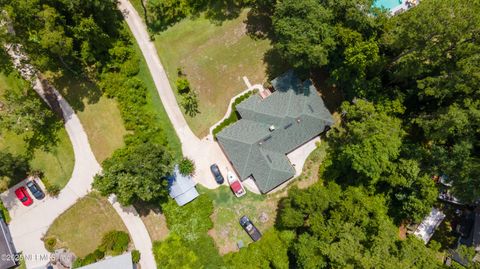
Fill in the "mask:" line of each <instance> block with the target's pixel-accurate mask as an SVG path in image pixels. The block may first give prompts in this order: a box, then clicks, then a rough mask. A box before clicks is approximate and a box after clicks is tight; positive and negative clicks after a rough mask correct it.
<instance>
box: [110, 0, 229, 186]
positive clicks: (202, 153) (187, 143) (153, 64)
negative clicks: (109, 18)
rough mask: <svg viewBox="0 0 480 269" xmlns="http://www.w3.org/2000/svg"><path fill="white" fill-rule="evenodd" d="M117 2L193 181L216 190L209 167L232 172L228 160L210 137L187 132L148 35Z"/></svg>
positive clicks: (129, 8) (132, 10)
mask: <svg viewBox="0 0 480 269" xmlns="http://www.w3.org/2000/svg"><path fill="white" fill-rule="evenodd" d="M119 2H120V6H119V8H120V10H122V11H126V12H124V14H126V15H125V20H126V22H127V24H128V26H129V27H130V30H131V31H132V33H133V36H134V37H135V39H136V40H137V43H138V45H139V46H140V49H141V51H142V53H143V56H144V58H145V60H146V62H147V65H148V68H149V69H150V73H151V74H152V78H153V81H154V83H155V86H156V88H157V91H158V95H159V96H160V99H161V100H162V103H163V106H164V107H165V110H166V112H167V114H168V117H169V118H170V121H171V122H172V124H173V127H174V128H175V131H176V132H177V135H178V137H179V138H180V141H181V143H182V152H183V155H184V156H186V157H188V158H190V159H192V160H193V161H194V162H195V166H196V172H195V175H194V180H195V182H197V183H199V184H201V185H203V186H205V187H207V188H209V189H213V188H218V184H217V183H216V182H215V180H214V178H213V176H212V174H211V172H210V165H211V164H213V163H216V164H217V165H218V166H219V168H220V170H222V173H223V174H224V175H226V172H227V169H229V170H232V167H231V166H230V163H229V161H228V160H227V158H226V157H225V154H223V152H222V150H221V149H220V146H218V144H217V143H215V141H213V137H212V136H211V135H210V136H207V137H206V138H204V139H201V140H200V139H199V138H198V137H196V136H195V134H193V132H192V131H191V130H190V128H189V127H188V125H187V122H186V121H185V118H184V117H183V114H182V112H181V111H180V108H179V107H178V104H177V100H176V99H175V95H174V94H173V91H172V88H171V87H170V82H169V80H168V77H167V74H166V73H165V70H164V69H163V66H162V63H161V62H160V59H159V58H158V54H157V50H156V48H155V45H154V44H153V42H151V41H150V37H149V34H148V32H147V29H146V27H145V25H144V24H143V21H142V19H141V17H140V15H139V14H138V13H137V11H136V10H135V8H134V7H133V6H132V4H131V3H130V2H129V1H128V0H120V1H119ZM225 184H226V183H225Z"/></svg>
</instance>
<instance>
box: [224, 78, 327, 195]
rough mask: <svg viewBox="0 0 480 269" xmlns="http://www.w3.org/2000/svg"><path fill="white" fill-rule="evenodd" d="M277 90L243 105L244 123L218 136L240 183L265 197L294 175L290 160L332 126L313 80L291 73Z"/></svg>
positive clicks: (277, 82) (279, 81)
mask: <svg viewBox="0 0 480 269" xmlns="http://www.w3.org/2000/svg"><path fill="white" fill-rule="evenodd" d="M272 85H273V87H274V89H275V92H273V93H272V94H271V95H270V96H268V97H266V98H265V99H263V98H262V97H261V96H260V95H257V94H256V95H253V96H251V97H249V98H248V99H246V100H245V101H243V102H242V103H240V104H238V105H237V106H236V108H237V111H238V113H239V114H240V117H241V119H240V120H239V121H237V122H236V123H234V124H232V125H230V126H228V127H227V128H225V129H223V130H222V131H221V132H219V133H218V134H217V139H218V142H219V143H220V145H221V147H222V149H223V150H224V152H225V154H226V155H227V156H228V158H229V159H230V162H231V163H232V164H233V166H234V168H235V170H236V171H237V173H238V174H239V176H240V178H241V180H245V179H247V178H248V177H250V176H252V177H253V179H254V180H255V182H256V184H257V186H258V188H259V189H260V191H261V192H262V193H267V192H269V191H271V190H272V189H274V188H275V187H277V186H278V185H280V184H282V183H283V182H285V181H287V180H288V179H290V178H291V177H293V176H294V175H295V169H294V168H293V167H292V165H291V163H290V161H289V160H288V158H287V156H286V154H288V153H290V152H292V151H293V150H295V149H296V148H298V147H300V146H301V145H303V144H305V143H306V142H308V141H309V140H311V139H312V138H314V137H317V136H318V135H319V134H320V133H322V132H324V131H326V130H327V129H328V128H329V127H330V126H331V125H332V124H333V118H332V115H331V114H330V112H329V111H328V110H327V108H326V107H325V105H324V103H323V100H322V98H321V97H320V95H319V94H318V93H317V90H316V89H315V87H314V86H313V84H312V82H311V81H310V80H307V81H305V82H301V81H300V80H299V79H298V78H297V77H296V76H295V74H294V73H293V72H292V71H289V72H287V73H285V74H284V75H282V76H280V77H278V78H276V79H274V80H273V81H272Z"/></svg>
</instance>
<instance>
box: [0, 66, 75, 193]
mask: <svg viewBox="0 0 480 269" xmlns="http://www.w3.org/2000/svg"><path fill="white" fill-rule="evenodd" d="M19 83H20V84H21V83H25V82H23V81H21V80H20V78H18V77H16V76H15V75H14V74H13V73H12V74H10V75H9V76H5V75H4V74H0V98H1V96H2V95H3V93H4V92H5V90H6V89H8V88H15V89H18V87H19V85H18V84H19ZM0 101H1V100H0ZM24 136H25V135H17V134H15V133H12V132H8V131H3V132H2V135H0V150H2V151H6V152H9V153H11V154H13V155H16V156H26V157H27V158H28V159H29V165H30V169H31V170H32V171H41V172H42V173H43V179H45V178H46V179H48V181H49V182H50V183H51V184H55V185H57V186H58V187H60V188H63V187H64V186H65V185H66V184H67V183H68V180H69V179H70V177H71V175H72V172H73V166H74V163H75V157H74V153H73V148H72V144H71V142H70V138H69V137H68V134H67V132H66V131H65V129H64V128H61V129H59V130H58V131H57V133H56V136H57V137H56V138H57V141H56V143H55V144H54V145H53V146H51V147H49V148H48V149H41V148H36V149H33V151H30V152H29V151H28V149H27V146H28V145H27V143H26V142H25V140H24ZM22 179H23V178H16V179H10V182H1V183H0V184H1V185H2V188H6V187H8V186H10V185H12V184H15V183H16V182H18V181H20V180H22Z"/></svg>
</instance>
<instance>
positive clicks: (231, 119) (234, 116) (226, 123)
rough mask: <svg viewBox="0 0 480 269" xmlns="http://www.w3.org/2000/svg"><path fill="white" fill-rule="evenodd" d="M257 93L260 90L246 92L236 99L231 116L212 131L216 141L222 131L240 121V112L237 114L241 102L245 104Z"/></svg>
mask: <svg viewBox="0 0 480 269" xmlns="http://www.w3.org/2000/svg"><path fill="white" fill-rule="evenodd" d="M257 92H258V90H252V91H249V92H246V93H245V94H242V95H240V96H239V97H237V98H236V99H235V101H233V103H232V111H230V115H228V117H227V118H226V119H224V120H223V121H222V122H221V123H220V124H219V125H217V126H216V127H215V128H214V129H213V131H212V133H213V137H215V139H216V138H217V134H218V133H219V132H220V131H222V130H223V129H224V128H225V127H227V126H229V125H230V124H232V123H234V122H236V121H238V120H239V117H238V112H237V105H238V104H240V103H241V102H243V101H244V100H246V99H247V98H248V97H250V96H252V95H253V94H255V93H257Z"/></svg>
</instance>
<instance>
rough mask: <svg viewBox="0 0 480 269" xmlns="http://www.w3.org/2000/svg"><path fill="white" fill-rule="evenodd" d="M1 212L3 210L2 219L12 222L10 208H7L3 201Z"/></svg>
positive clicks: (0, 203)
mask: <svg viewBox="0 0 480 269" xmlns="http://www.w3.org/2000/svg"><path fill="white" fill-rule="evenodd" d="M0 212H1V217H2V219H3V220H4V221H5V223H7V224H8V223H9V222H10V220H11V219H10V213H8V210H7V208H6V207H5V205H4V204H3V202H2V201H0Z"/></svg>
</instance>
